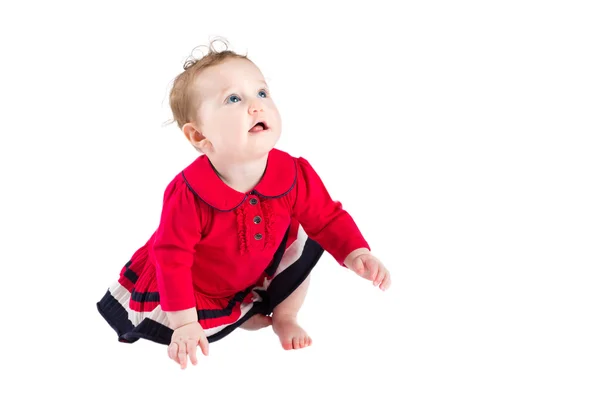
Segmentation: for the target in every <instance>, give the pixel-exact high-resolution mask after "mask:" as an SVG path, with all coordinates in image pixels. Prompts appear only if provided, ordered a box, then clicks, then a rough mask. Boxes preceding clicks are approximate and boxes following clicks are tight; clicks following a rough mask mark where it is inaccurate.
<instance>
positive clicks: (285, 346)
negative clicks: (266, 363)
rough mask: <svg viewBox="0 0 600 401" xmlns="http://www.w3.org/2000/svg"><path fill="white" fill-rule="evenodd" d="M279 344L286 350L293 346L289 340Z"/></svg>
mask: <svg viewBox="0 0 600 401" xmlns="http://www.w3.org/2000/svg"><path fill="white" fill-rule="evenodd" d="M281 345H282V346H283V349H284V350H286V351H288V350H291V349H292V348H293V346H292V343H291V342H283V343H281Z"/></svg>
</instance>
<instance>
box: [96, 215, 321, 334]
mask: <svg viewBox="0 0 600 401" xmlns="http://www.w3.org/2000/svg"><path fill="white" fill-rule="evenodd" d="M287 242H288V238H287V234H286V236H285V237H284V239H283V241H282V242H281V244H280V245H279V248H278V249H277V251H276V252H275V255H274V257H273V260H272V261H271V263H270V264H269V266H267V268H266V269H265V270H264V272H263V274H262V275H261V276H260V277H257V281H256V283H255V284H254V285H252V286H250V287H248V288H246V289H244V290H242V291H240V292H238V293H236V294H235V295H233V296H232V297H229V298H208V297H203V296H200V295H197V296H196V304H197V305H196V308H197V311H198V322H199V323H200V325H201V326H202V328H203V329H204V333H205V334H206V336H207V339H208V341H209V342H214V341H217V340H220V339H221V338H223V337H225V336H226V335H227V334H229V333H231V332H232V331H233V330H235V329H236V328H238V327H239V326H240V325H241V324H242V323H244V322H245V321H246V320H248V319H249V318H251V317H252V316H253V315H255V314H263V315H269V314H271V313H272V311H273V309H274V308H275V307H276V306H277V305H278V304H279V303H280V302H282V301H283V300H284V299H286V298H287V297H288V296H289V295H290V294H291V293H292V292H293V291H294V290H295V289H296V288H298V287H299V286H300V284H302V282H303V281H304V280H305V279H306V277H308V275H309V274H310V272H311V270H312V269H313V267H314V266H315V265H316V264H317V262H318V261H319V259H320V258H321V256H322V254H323V248H321V246H320V245H319V244H317V243H316V242H315V241H313V240H312V239H310V238H308V237H307V235H306V233H305V232H304V230H302V227H299V229H298V235H297V238H296V240H295V241H294V242H292V243H291V244H289V245H287ZM147 262H148V244H146V245H145V246H144V247H142V248H140V249H139V250H138V251H136V252H135V253H134V254H133V256H132V257H131V259H130V260H129V261H128V262H127V263H126V264H125V266H124V267H123V268H122V270H121V274H120V276H119V279H118V280H117V281H116V282H114V283H113V284H112V285H111V286H110V287H109V288H108V290H107V291H106V294H104V296H103V297H102V299H101V300H100V301H99V302H98V303H97V304H96V305H97V307H98V311H99V312H100V314H101V315H102V317H103V318H104V319H105V320H106V322H107V323H108V324H109V325H110V326H111V327H112V328H113V329H114V330H115V331H116V333H117V336H118V340H119V341H120V342H124V343H133V342H135V341H137V340H139V339H140V338H143V339H146V340H149V341H153V342H156V343H159V344H165V345H168V344H170V343H171V336H172V334H173V330H172V329H171V328H169V324H168V319H167V315H166V313H165V312H164V311H163V310H162V309H161V307H160V298H159V294H158V292H148V291H147V289H148V288H154V289H155V288H156V272H155V267H154V266H153V265H152V264H151V263H147ZM139 294H144V297H143V299H141V298H140V297H139Z"/></svg>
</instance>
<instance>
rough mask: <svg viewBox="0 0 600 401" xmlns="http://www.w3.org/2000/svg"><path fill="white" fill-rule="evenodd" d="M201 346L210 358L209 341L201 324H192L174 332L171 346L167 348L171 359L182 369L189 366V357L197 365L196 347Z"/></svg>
mask: <svg viewBox="0 0 600 401" xmlns="http://www.w3.org/2000/svg"><path fill="white" fill-rule="evenodd" d="M198 345H200V348H201V349H202V353H203V354H204V355H206V356H208V340H207V339H206V335H205V334H204V330H203V329H202V326H200V323H198V322H192V323H188V324H184V325H183V326H181V327H178V328H177V329H175V331H173V335H172V336H171V344H169V347H168V348H167V351H168V353H169V358H171V359H172V360H174V361H175V362H177V363H178V364H180V365H181V369H185V367H186V366H187V356H188V354H189V355H190V361H192V364H194V365H196V364H197V363H198V359H197V358H196V347H197V346H198Z"/></svg>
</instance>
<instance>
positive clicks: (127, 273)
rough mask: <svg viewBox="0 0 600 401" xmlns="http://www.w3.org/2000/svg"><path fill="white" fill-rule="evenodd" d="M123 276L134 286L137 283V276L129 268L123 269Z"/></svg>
mask: <svg viewBox="0 0 600 401" xmlns="http://www.w3.org/2000/svg"><path fill="white" fill-rule="evenodd" d="M123 276H125V277H126V278H127V280H129V281H131V282H132V283H133V284H135V283H136V282H137V281H138V275H137V274H135V272H134V271H133V270H130V269H129V268H126V269H125V273H123Z"/></svg>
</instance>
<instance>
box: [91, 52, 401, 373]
mask: <svg viewBox="0 0 600 401" xmlns="http://www.w3.org/2000/svg"><path fill="white" fill-rule="evenodd" d="M170 106H171V110H172V112H173V117H174V120H175V121H176V122H177V124H178V126H179V128H180V129H181V130H182V131H183V133H184V135H185V137H186V138H187V140H188V141H189V142H190V143H191V144H192V146H194V147H195V148H196V149H197V150H198V151H199V152H200V153H201V155H200V156H198V158H196V159H195V160H194V161H193V162H192V163H191V164H189V165H188V166H187V167H185V168H184V169H183V170H182V171H181V172H180V173H179V174H177V175H176V176H175V177H174V178H173V180H172V181H171V182H170V183H169V184H168V185H167V187H166V190H165V192H164V198H163V206H162V211H161V215H160V222H159V224H158V227H157V229H156V231H155V232H154V233H153V234H152V236H151V237H150V239H149V240H148V241H147V242H146V244H144V245H143V246H142V247H141V248H139V249H138V250H137V251H136V252H134V253H133V255H132V256H131V258H130V259H129V261H128V262H127V263H126V264H125V265H124V266H123V268H122V269H121V272H120V275H119V279H118V280H117V281H116V282H114V283H113V285H111V286H110V287H109V289H108V291H107V292H106V294H105V295H104V297H103V298H102V299H101V300H100V301H99V302H98V303H97V306H98V310H99V312H100V313H101V315H102V316H103V317H104V319H106V321H107V322H108V323H109V324H110V326H111V327H112V328H113V329H114V330H115V331H116V332H117V334H118V338H119V341H121V342H125V343H133V342H135V341H137V340H138V339H140V338H143V339H146V340H150V341H153V342H157V343H160V344H164V345H168V347H167V351H168V355H169V357H170V358H171V359H173V360H174V361H175V362H176V363H177V364H179V365H180V366H181V368H182V369H185V368H186V365H187V360H188V357H189V359H190V361H191V362H192V364H194V365H195V364H197V356H196V347H197V346H200V349H201V351H202V353H203V354H204V355H208V344H209V342H214V341H216V340H219V339H221V338H223V337H225V336H226V335H227V334H229V333H231V332H232V331H233V330H235V329H236V328H238V327H241V328H243V329H247V330H257V329H261V328H264V327H267V326H272V328H273V331H274V332H275V334H276V335H277V336H278V337H279V340H280V342H281V344H282V346H283V348H284V349H286V350H288V349H299V348H304V347H307V346H309V345H311V343H312V340H311V338H310V337H309V336H308V334H307V333H306V332H305V331H304V330H303V329H302V327H300V326H299V325H298V322H297V320H296V316H297V314H298V311H299V309H300V307H301V305H302V303H303V301H304V297H305V296H306V292H307V289H308V285H309V274H310V272H311V270H312V268H313V267H314V266H315V265H316V263H317V262H318V260H319V259H320V257H321V256H322V254H323V252H324V251H327V252H328V253H329V254H331V255H332V256H333V257H334V258H335V260H336V261H337V262H338V263H339V264H340V265H342V266H345V267H347V268H348V269H350V270H352V271H354V272H355V273H356V274H358V275H359V276H361V277H363V278H365V279H367V280H370V281H372V282H373V284H374V285H375V286H378V287H379V288H380V289H381V290H386V289H387V288H389V287H390V285H391V279H390V274H389V272H388V270H387V269H386V268H385V267H384V266H383V264H382V263H381V262H380V261H379V260H378V259H377V258H376V257H375V256H373V255H372V254H371V252H370V247H369V245H368V243H367V242H366V240H365V239H364V238H363V236H362V234H361V232H360V231H359V229H358V227H357V226H356V224H355V222H354V220H353V219H352V217H351V216H350V215H349V214H348V213H347V212H346V211H345V210H344V209H343V208H342V205H341V204H340V203H339V202H337V201H334V200H332V198H331V197H330V195H329V194H328V192H327V189H326V188H325V186H324V185H323V182H322V181H321V179H320V178H319V176H318V174H317V173H316V172H315V170H314V169H313V168H312V166H311V165H310V164H309V162H308V161H307V160H305V159H304V158H302V157H293V156H291V155H289V154H288V153H285V152H283V151H281V150H278V149H275V145H276V143H277V141H278V139H279V137H280V135H281V118H280V115H279V112H278V111H277V108H276V106H275V103H274V102H273V99H272V97H271V95H270V93H269V89H268V85H267V84H266V82H265V79H264V77H263V75H262V73H261V71H260V70H259V69H258V68H257V66H256V65H254V63H253V62H251V61H250V60H249V59H248V58H247V57H246V56H243V55H240V54H237V53H235V52H232V51H229V50H222V51H215V49H214V48H213V46H212V44H211V46H210V50H209V52H208V53H207V54H206V55H205V56H203V57H202V58H200V59H192V60H188V61H187V62H186V63H185V65H184V71H183V72H182V73H181V74H180V75H178V76H177V77H176V79H175V81H174V83H173V88H172V90H171V93H170Z"/></svg>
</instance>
